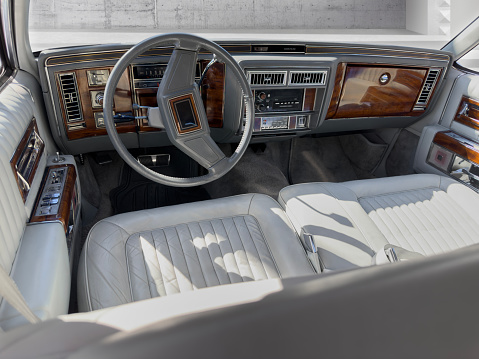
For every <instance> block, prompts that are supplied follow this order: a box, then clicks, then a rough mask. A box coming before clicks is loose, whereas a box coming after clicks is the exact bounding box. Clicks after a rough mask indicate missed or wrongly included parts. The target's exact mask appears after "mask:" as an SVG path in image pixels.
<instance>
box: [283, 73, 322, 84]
mask: <svg viewBox="0 0 479 359" xmlns="http://www.w3.org/2000/svg"><path fill="white" fill-rule="evenodd" d="M326 74H327V72H326V71H307V72H305V71H291V72H290V73H289V84H290V85H324V84H325V83H326Z"/></svg>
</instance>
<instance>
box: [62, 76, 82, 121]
mask: <svg viewBox="0 0 479 359" xmlns="http://www.w3.org/2000/svg"><path fill="white" fill-rule="evenodd" d="M58 82H59V84H60V89H61V91H62V100H63V106H64V108H65V115H66V117H67V118H66V120H67V122H68V123H71V122H79V121H83V114H82V111H81V107H80V101H79V96H78V86H77V79H76V75H75V73H74V72H68V73H63V74H59V75H58Z"/></svg>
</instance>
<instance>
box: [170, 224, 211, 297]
mask: <svg viewBox="0 0 479 359" xmlns="http://www.w3.org/2000/svg"><path fill="white" fill-rule="evenodd" d="M174 228H175V231H176V235H177V237H178V242H179V243H180V247H181V254H183V258H184V259H185V264H186V270H187V272H188V278H189V280H190V283H191V288H192V289H193V290H195V285H194V284H193V280H192V279H191V272H190V266H189V265H188V261H187V260H186V254H185V249H184V248H183V243H181V237H180V234H179V233H178V227H174ZM171 261H173V257H172V258H171ZM173 267H174V268H176V266H175V265H173ZM200 269H201V265H200ZM201 274H203V272H202V273H201ZM177 278H178V276H177ZM203 278H204V275H203ZM178 289H179V290H180V292H181V288H180V283H179V281H178Z"/></svg>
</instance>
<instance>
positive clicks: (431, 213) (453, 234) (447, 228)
mask: <svg viewBox="0 0 479 359" xmlns="http://www.w3.org/2000/svg"><path fill="white" fill-rule="evenodd" d="M432 195H433V196H434V190H433V194H432ZM417 197H418V198H420V197H419V195H417ZM425 197H426V198H427V195H426V196H425ZM431 198H432V197H431ZM420 202H421V204H422V206H423V207H424V210H425V211H427V212H428V213H430V216H431V217H433V218H435V219H436V220H437V221H438V223H440V226H439V228H440V229H442V230H444V231H446V232H448V233H449V237H450V238H452V239H453V240H454V242H455V243H456V246H457V248H460V247H461V246H460V245H459V244H458V243H457V241H456V239H455V235H456V234H457V233H451V231H450V228H449V227H448V226H445V225H444V222H443V221H442V220H441V218H439V217H438V216H437V214H436V211H431V210H429V208H428V207H427V205H426V202H428V203H431V201H428V200H427V199H426V200H422V201H421V200H420ZM438 205H440V204H439V203H438ZM425 217H426V219H427V220H428V221H429V223H431V226H432V227H434V228H436V227H437V226H434V223H433V222H432V221H431V220H430V219H429V218H428V217H427V216H425ZM444 217H445V216H444ZM445 221H446V222H448V223H449V220H448V219H447V218H445ZM449 224H450V223H449ZM444 231H438V230H437V229H436V232H438V233H439V235H440V237H441V238H442V239H443V240H444V243H445V244H446V246H447V247H448V249H447V250H443V253H445V252H447V251H452V250H453V249H454V248H452V247H451V245H450V244H449V243H448V241H447V238H446V237H445V236H444ZM435 241H436V243H438V241H437V240H435Z"/></svg>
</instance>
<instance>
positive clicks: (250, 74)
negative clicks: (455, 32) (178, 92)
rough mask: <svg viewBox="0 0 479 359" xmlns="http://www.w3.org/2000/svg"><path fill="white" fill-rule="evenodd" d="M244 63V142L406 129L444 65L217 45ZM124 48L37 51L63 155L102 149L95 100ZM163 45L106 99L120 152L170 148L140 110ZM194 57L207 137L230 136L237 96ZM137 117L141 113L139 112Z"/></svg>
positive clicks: (377, 50)
mask: <svg viewBox="0 0 479 359" xmlns="http://www.w3.org/2000/svg"><path fill="white" fill-rule="evenodd" d="M219 44H220V45H221V46H223V48H225V49H226V50H227V51H229V52H230V53H231V54H232V55H233V56H234V58H235V59H236V61H238V63H239V64H240V66H241V67H242V68H243V69H244V71H245V74H246V76H247V78H248V81H249V83H250V85H251V89H252V91H253V95H254V101H255V121H254V131H253V141H268V140H274V139H281V138H291V137H294V136H302V135H305V134H314V133H328V132H329V133H330V132H343V131H357V130H368V129H374V128H383V127H406V126H408V125H410V124H411V123H413V122H415V121H417V120H419V119H420V118H421V117H422V116H423V115H425V114H426V113H427V112H428V110H429V109H430V108H431V107H432V105H433V103H434V101H435V98H436V97H437V94H438V93H439V91H438V89H440V87H441V84H442V82H443V79H444V77H445V75H446V72H447V70H448V69H449V67H450V64H451V58H450V55H449V54H448V53H446V52H441V51H434V50H427V51H425V50H418V49H411V48H398V47H394V48H383V47H378V46H359V45H344V44H324V43H308V44H296V43H295V44H292V43H268V44H263V43H248V42H234V43H219ZM128 48H129V47H128V46H125V45H122V46H120V45H118V46H113V45H108V46H106V45H105V46H87V47H76V48H69V49H58V50H48V51H44V52H42V53H41V54H40V55H39V58H38V63H39V66H40V75H41V83H42V88H43V92H44V96H45V102H46V104H47V112H48V117H49V121H50V126H51V129H52V134H53V136H54V138H55V140H56V142H57V144H58V145H59V146H60V148H61V149H62V150H63V151H65V152H66V153H69V154H80V153H87V152H94V151H100V150H108V149H111V148H112V145H111V143H110V141H109V139H108V136H107V133H106V129H105V124H104V120H103V108H102V107H103V96H104V89H105V85H106V82H107V80H108V76H109V74H110V73H111V71H112V69H113V67H114V66H115V63H116V62H117V61H118V59H119V58H120V57H121V56H122V55H123V54H124V53H125V52H126V51H127V50H128ZM171 52H172V49H171V48H154V49H150V50H148V51H147V52H145V53H144V54H142V55H140V56H139V57H138V58H137V59H136V60H135V61H134V63H133V64H131V65H130V66H129V68H128V69H127V70H125V72H124V73H123V75H122V77H121V79H120V81H119V83H118V87H117V89H116V92H115V96H114V108H113V111H114V114H115V122H116V128H117V131H118V133H119V134H120V136H121V138H122V141H123V142H124V144H125V146H127V147H128V148H141V147H159V146H164V145H169V144H170V143H169V140H168V138H167V136H166V132H165V131H162V130H159V129H156V128H152V127H150V126H148V121H147V120H146V119H144V118H141V117H145V116H146V110H145V109H142V108H138V107H137V106H135V105H139V106H157V102H156V92H157V89H158V86H159V84H160V82H161V79H162V77H163V74H164V72H165V69H166V66H167V63H168V61H169V57H170V55H171ZM211 58H212V56H211V54H209V53H207V52H201V51H200V53H199V55H198V62H197V65H196V79H197V82H198V83H199V86H200V91H201V97H202V100H203V104H204V106H205V110H206V114H207V118H208V123H209V126H210V129H211V136H212V137H213V139H214V140H215V141H217V142H237V141H239V139H240V137H241V133H242V128H243V125H244V124H243V117H244V111H243V103H242V96H241V93H239V92H238V91H239V90H238V86H236V84H235V79H234V77H233V76H232V74H231V73H230V71H229V69H228V68H227V67H226V66H225V65H224V64H222V63H214V64H213V65H211V66H209V65H208V64H209V63H210V60H211ZM138 117H140V118H138Z"/></svg>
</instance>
